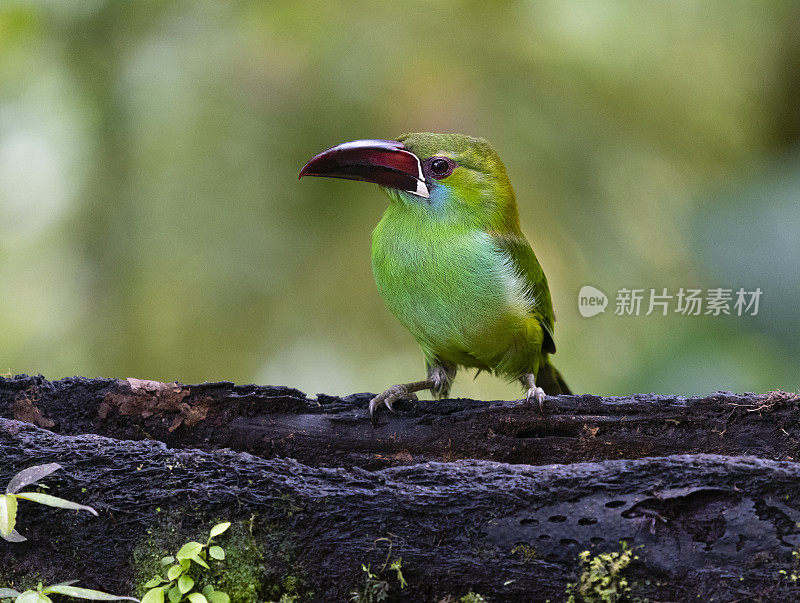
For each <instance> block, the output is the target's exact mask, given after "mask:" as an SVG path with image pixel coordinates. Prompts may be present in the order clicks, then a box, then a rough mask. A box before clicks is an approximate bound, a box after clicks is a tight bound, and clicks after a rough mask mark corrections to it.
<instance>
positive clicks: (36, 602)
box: [16, 590, 53, 603]
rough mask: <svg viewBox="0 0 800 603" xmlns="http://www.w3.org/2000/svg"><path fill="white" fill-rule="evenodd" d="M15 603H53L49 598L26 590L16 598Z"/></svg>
mask: <svg viewBox="0 0 800 603" xmlns="http://www.w3.org/2000/svg"><path fill="white" fill-rule="evenodd" d="M16 603H53V601H52V599H50V597H48V596H47V595H43V594H42V593H40V592H38V591H35V590H26V591H25V592H24V593H22V594H21V595H20V596H19V597H17V600H16Z"/></svg>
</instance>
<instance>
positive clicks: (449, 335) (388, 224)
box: [372, 207, 528, 369]
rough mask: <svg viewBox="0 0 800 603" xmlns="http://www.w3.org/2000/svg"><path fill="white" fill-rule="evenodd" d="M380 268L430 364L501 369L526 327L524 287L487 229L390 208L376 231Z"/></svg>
mask: <svg viewBox="0 0 800 603" xmlns="http://www.w3.org/2000/svg"><path fill="white" fill-rule="evenodd" d="M372 267H373V272H374V275H375V282H376V284H377V286H378V290H379V292H380V294H381V295H382V296H383V298H384V300H385V301H386V304H387V305H388V306H389V308H390V309H391V311H392V312H393V313H394V314H395V316H397V318H398V319H399V320H400V322H401V323H402V324H403V325H404V326H405V327H406V328H407V329H408V330H409V331H410V332H411V334H412V335H413V336H414V338H415V339H416V340H417V342H418V343H419V344H420V346H421V347H422V350H423V353H424V354H425V356H426V358H427V359H428V360H429V361H430V360H433V359H434V358H440V359H442V360H446V361H449V362H453V363H455V364H460V365H464V366H475V367H480V368H486V369H493V368H495V367H496V366H497V364H498V362H500V361H501V359H502V358H503V357H504V356H505V355H506V354H507V352H508V350H509V346H510V345H511V344H512V342H513V341H514V340H515V339H517V338H518V336H519V334H520V331H521V330H524V328H525V322H526V319H527V318H528V315H527V312H526V300H525V299H524V291H522V290H521V287H520V283H519V282H518V281H517V280H515V276H514V271H513V267H512V266H510V265H509V261H508V258H507V257H506V256H504V255H503V254H502V253H501V252H500V251H499V250H498V249H497V248H496V247H495V246H494V245H493V243H492V241H491V238H490V237H489V236H488V235H487V234H486V233H484V232H483V231H480V230H474V229H467V228H460V227H458V226H454V225H453V224H447V223H444V222H435V221H417V220H414V219H413V215H412V216H410V217H409V216H408V215H406V213H405V212H397V211H394V212H393V211H392V207H390V208H389V209H388V210H387V212H386V215H385V216H384V218H383V220H382V221H381V222H380V224H379V225H378V226H377V228H376V229H375V231H374V232H373V242H372Z"/></svg>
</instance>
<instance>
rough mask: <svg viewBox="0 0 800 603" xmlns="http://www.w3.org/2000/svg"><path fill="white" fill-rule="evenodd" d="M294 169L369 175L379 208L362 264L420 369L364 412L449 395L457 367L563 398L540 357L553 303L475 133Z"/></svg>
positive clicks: (409, 140)
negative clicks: (419, 395)
mask: <svg viewBox="0 0 800 603" xmlns="http://www.w3.org/2000/svg"><path fill="white" fill-rule="evenodd" d="M303 176H326V177H331V178H346V179H350V180H362V181H366V182H373V183H376V184H378V185H380V187H381V188H382V189H383V191H384V192H385V193H386V194H387V195H388V197H389V206H388V208H387V209H386V213H385V214H384V215H383V219H381V221H380V223H379V224H378V226H377V227H376V228H375V230H374V231H373V233H372V270H373V273H374V275H375V283H376V284H377V286H378V291H379V292H380V294H381V296H382V297H383V299H384V300H385V301H386V304H387V305H388V306H389V309H390V310H391V311H392V313H394V315H395V316H396V317H397V318H398V320H399V321H400V322H401V323H402V324H403V326H405V327H406V328H407V329H408V330H409V331H410V332H411V335H412V336H413V337H414V339H415V340H416V341H417V343H418V344H419V346H420V347H421V348H422V354H423V355H424V357H425V363H426V365H427V370H428V376H427V379H424V380H422V381H415V382H412V383H402V384H399V385H395V386H393V387H390V388H389V389H387V390H386V391H384V392H383V393H381V394H379V395H377V396H375V397H374V398H373V399H372V400H371V401H370V404H369V409H370V416H371V417H372V419H373V422H374V421H375V410H376V409H377V408H378V407H379V406H381V405H382V404H385V405H386V406H387V407H388V408H389V410H392V403H393V402H395V401H396V400H399V399H404V398H405V399H416V394H415V392H418V391H421V390H426V389H429V390H431V392H432V393H433V395H434V396H435V397H436V398H443V397H446V396H447V395H448V393H449V392H450V386H451V384H452V382H453V379H454V378H455V376H456V371H457V370H458V368H459V367H464V368H477V369H478V370H479V371H481V370H483V371H489V372H491V373H494V374H496V375H499V376H502V377H506V378H510V379H513V380H519V381H520V382H522V384H523V386H524V387H526V388H527V396H526V399H527V400H528V401H533V400H535V401H536V402H538V404H539V406H540V407H541V406H542V403H543V401H544V398H545V391H547V392H548V393H549V394H551V395H554V394H562V393H567V394H568V393H570V391H569V388H568V387H567V385H566V383H564V380H563V378H562V377H561V375H560V374H559V372H558V371H557V370H556V369H555V367H553V365H552V364H551V363H550V354H553V353H555V351H556V346H555V342H554V339H553V323H554V322H555V316H554V314H553V304H552V301H551V299H550V290H549V288H548V286H547V279H546V278H545V275H544V271H543V270H542V267H541V266H540V265H539V261H538V260H537V259H536V255H535V254H534V253H533V250H532V249H531V246H530V244H529V243H528V241H527V239H526V238H525V235H523V234H522V230H521V229H520V224H519V212H518V211H517V202H516V196H515V194H514V189H513V188H512V187H511V182H510V181H509V179H508V176H507V175H506V169H505V166H504V165H503V162H502V161H501V160H500V157H499V156H498V155H497V153H496V152H495V150H494V149H493V148H492V146H491V145H490V144H489V142H487V141H486V140H485V139H483V138H473V137H471V136H464V135H461V134H433V133H430V132H423V133H418V134H405V135H403V136H400V137H399V138H398V139H397V140H355V141H352V142H346V143H344V144H340V145H338V146H335V147H332V148H330V149H328V150H326V151H324V152H322V153H320V154H319V155H317V156H315V157H313V158H312V159H311V160H310V161H309V162H308V163H307V164H306V165H305V166H304V167H303V169H302V170H301V171H300V178H302V177H303Z"/></svg>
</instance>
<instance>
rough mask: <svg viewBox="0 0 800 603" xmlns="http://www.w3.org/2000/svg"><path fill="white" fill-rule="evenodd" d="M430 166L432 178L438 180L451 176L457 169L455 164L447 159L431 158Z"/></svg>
mask: <svg viewBox="0 0 800 603" xmlns="http://www.w3.org/2000/svg"><path fill="white" fill-rule="evenodd" d="M428 165H429V166H430V170H431V176H433V177H434V178H436V179H440V178H445V177H447V176H449V175H450V174H452V173H453V169H454V168H455V163H454V162H453V161H451V160H450V159H448V158H447V157H431V159H430V162H429V164H428Z"/></svg>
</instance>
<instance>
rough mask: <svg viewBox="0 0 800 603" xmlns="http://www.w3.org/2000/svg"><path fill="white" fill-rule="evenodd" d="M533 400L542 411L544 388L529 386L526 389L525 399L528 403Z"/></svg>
mask: <svg viewBox="0 0 800 603" xmlns="http://www.w3.org/2000/svg"><path fill="white" fill-rule="evenodd" d="M534 400H535V401H537V402H538V403H539V411H540V412H541V411H544V390H543V389H542V388H541V387H531V388H529V389H528V395H527V396H525V401H526V402H528V403H530V402H533V401H534Z"/></svg>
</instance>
